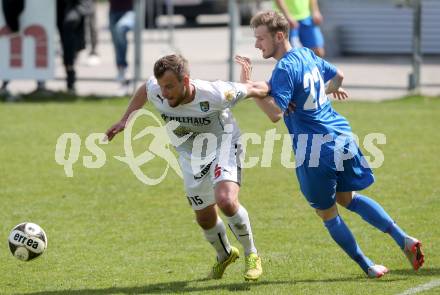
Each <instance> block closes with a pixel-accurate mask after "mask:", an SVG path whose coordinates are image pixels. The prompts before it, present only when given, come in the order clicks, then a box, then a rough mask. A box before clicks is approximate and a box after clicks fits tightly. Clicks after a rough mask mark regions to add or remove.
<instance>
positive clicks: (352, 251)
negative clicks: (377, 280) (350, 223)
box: [324, 215, 374, 273]
mask: <svg viewBox="0 0 440 295" xmlns="http://www.w3.org/2000/svg"><path fill="white" fill-rule="evenodd" d="M324 224H325V227H326V228H327V230H328V231H329V233H330V235H331V236H332V238H333V240H335V242H336V243H337V244H338V245H339V247H341V248H342V249H343V250H344V251H345V253H347V254H348V256H350V257H351V259H353V260H354V261H356V263H357V264H359V266H360V267H361V268H362V270H363V271H364V272H365V273H368V267H370V266H372V265H373V264H374V263H373V262H372V261H371V260H370V259H369V258H368V257H367V256H365V255H364V253H363V252H362V250H361V248H359V246H358V244H357V243H356V240H355V239H354V237H353V234H352V233H351V231H350V229H349V228H348V227H347V225H346V224H345V223H344V220H342V218H341V217H340V216H339V215H338V216H336V217H335V218H333V219H330V220H327V221H324Z"/></svg>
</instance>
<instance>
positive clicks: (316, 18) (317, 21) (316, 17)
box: [312, 11, 324, 26]
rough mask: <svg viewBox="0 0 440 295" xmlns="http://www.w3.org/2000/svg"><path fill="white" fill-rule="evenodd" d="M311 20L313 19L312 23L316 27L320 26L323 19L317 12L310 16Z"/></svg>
mask: <svg viewBox="0 0 440 295" xmlns="http://www.w3.org/2000/svg"><path fill="white" fill-rule="evenodd" d="M312 19H313V23H314V24H315V25H317V26H319V25H320V24H322V21H323V20H324V18H323V17H322V14H321V12H319V11H315V12H313V14H312Z"/></svg>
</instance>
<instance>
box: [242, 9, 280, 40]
mask: <svg viewBox="0 0 440 295" xmlns="http://www.w3.org/2000/svg"><path fill="white" fill-rule="evenodd" d="M259 26H266V27H267V29H268V31H269V32H270V33H271V34H272V35H275V33H277V32H282V33H283V34H284V36H286V37H287V36H289V23H288V22H287V19H286V18H285V17H284V16H283V15H282V14H281V13H279V12H275V11H272V10H269V11H262V12H259V13H257V14H256V15H254V17H252V19H251V28H253V29H256V28H257V27H259Z"/></svg>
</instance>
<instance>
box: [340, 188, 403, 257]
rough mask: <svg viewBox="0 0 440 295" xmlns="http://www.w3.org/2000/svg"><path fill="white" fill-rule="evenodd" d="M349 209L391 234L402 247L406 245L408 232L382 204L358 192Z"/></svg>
mask: <svg viewBox="0 0 440 295" xmlns="http://www.w3.org/2000/svg"><path fill="white" fill-rule="evenodd" d="M347 209H348V210H350V211H353V212H356V213H357V214H359V215H360V216H361V217H362V219H364V220H365V221H366V222H368V223H369V224H371V225H372V226H374V227H375V228H377V229H379V230H381V231H383V232H384V233H388V234H390V236H391V237H392V238H393V239H394V241H396V243H397V244H398V245H399V247H400V248H401V249H403V247H404V246H405V237H406V236H407V235H406V233H405V232H404V231H403V230H402V229H401V228H400V227H399V226H398V225H397V224H396V223H395V222H394V221H393V219H391V217H390V216H389V215H388V214H387V212H385V210H384V209H383V208H382V206H381V205H379V204H378V203H377V202H376V201H374V200H373V199H370V198H369V197H366V196H363V195H360V194H356V195H355V196H354V197H353V200H352V201H351V203H350V204H349V205H348V206H347Z"/></svg>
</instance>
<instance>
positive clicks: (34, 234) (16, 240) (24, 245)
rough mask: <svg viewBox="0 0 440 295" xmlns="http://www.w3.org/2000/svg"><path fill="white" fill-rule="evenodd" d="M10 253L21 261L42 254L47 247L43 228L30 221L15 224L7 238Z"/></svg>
mask: <svg viewBox="0 0 440 295" xmlns="http://www.w3.org/2000/svg"><path fill="white" fill-rule="evenodd" d="M8 242H9V249H10V250H11V253H12V255H14V256H15V257H16V258H18V259H20V260H22V261H29V260H32V259H34V258H37V257H38V256H40V255H41V254H43V252H44V250H46V248H47V236H46V233H45V232H44V230H43V229H42V228H41V227H40V226H39V225H37V224H35V223H31V222H24V223H20V224H19V225H17V226H15V227H14V228H13V229H12V231H11V233H10V234H9V238H8Z"/></svg>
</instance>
